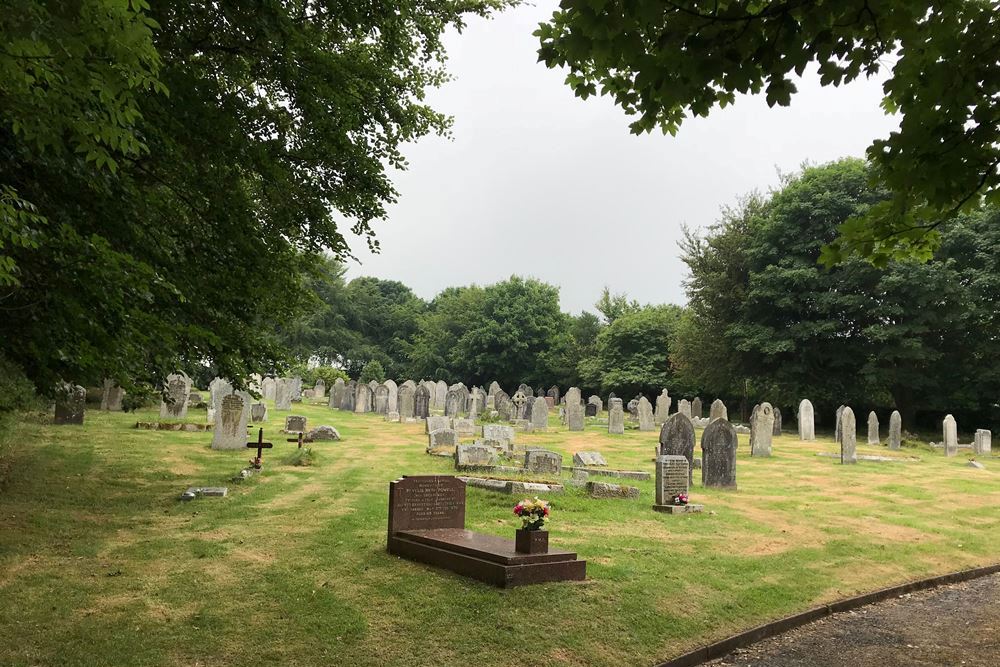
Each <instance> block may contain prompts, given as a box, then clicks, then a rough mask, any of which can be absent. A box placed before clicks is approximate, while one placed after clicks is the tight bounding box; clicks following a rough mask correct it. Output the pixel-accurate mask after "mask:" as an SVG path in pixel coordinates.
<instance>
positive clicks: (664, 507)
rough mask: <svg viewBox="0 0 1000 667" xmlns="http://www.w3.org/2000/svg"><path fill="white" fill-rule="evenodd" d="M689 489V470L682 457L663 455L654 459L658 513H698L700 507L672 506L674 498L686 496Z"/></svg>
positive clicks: (688, 465) (656, 507) (656, 508)
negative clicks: (681, 495)
mask: <svg viewBox="0 0 1000 667" xmlns="http://www.w3.org/2000/svg"><path fill="white" fill-rule="evenodd" d="M690 487H691V468H690V464H689V461H688V460H687V459H686V458H685V457H683V456H673V455H669V454H663V455H660V456H657V457H656V504H655V505H653V509H654V510H656V511H658V512H669V513H671V514H672V513H674V512H678V513H680V512H692V511H694V512H698V511H701V505H693V506H692V505H687V506H677V505H674V497H675V496H677V495H680V494H682V493H683V494H684V495H685V496H686V495H688V493H689V490H690Z"/></svg>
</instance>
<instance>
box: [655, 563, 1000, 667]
mask: <svg viewBox="0 0 1000 667" xmlns="http://www.w3.org/2000/svg"><path fill="white" fill-rule="evenodd" d="M997 572H1000V563H996V564H994V565H986V566H984V567H975V568H972V569H970V570H960V571H958V572H950V573H948V574H942V575H938V576H936V577H930V578H928V579H920V580H918V581H910V582H907V583H905V584H899V585H898V586H890V587H889V588H883V589H880V590H877V591H873V592H871V593H863V594H861V595H856V596H854V597H850V598H845V599H843V600H839V601H837V602H831V603H830V604H825V605H821V606H819V607H813V608H812V609H808V610H806V611H803V612H800V613H798V614H792V615H791V616H786V617H785V618H780V619H778V620H776V621H771V622H770V623H765V624H764V625H758V626H757V627H755V628H751V629H749V630H746V631H744V632H741V633H739V634H736V635H733V636H732V637H729V638H727V639H723V640H721V641H717V642H714V643H712V644H708V645H707V646H702V647H701V648H697V649H695V650H693V651H689V652H688V653H685V654H683V655H679V656H677V657H676V658H672V659H670V660H667V661H666V662H660V663H657V664H656V667H695V665H700V664H702V663H705V662H708V661H709V660H715V659H716V658H721V657H723V656H726V655H729V654H730V653H732V652H733V651H735V650H736V649H738V648H745V647H747V646H750V645H751V644H756V643H757V642H759V641H761V640H763V639H767V638H769V637H774V636H775V635H780V634H783V633H785V632H788V631H789V630H794V629H795V628H799V627H802V626H803V625H806V624H808V623H812V622H813V621H817V620H819V619H821V618H826V617H827V616H832V615H833V614H838V613H841V612H845V611H851V610H852V609H857V608H858V607H864V606H866V605H870V604H874V603H876V602H882V601H883V600H888V599H889V598H894V597H899V596H900V595H904V594H906V593H913V592H916V591H923V590H927V589H930V588H937V587H938V586H944V585H946V584H957V583H959V582H962V581H969V580H970V579H978V578H979V577H986V576H989V575H991V574H996V573H997Z"/></svg>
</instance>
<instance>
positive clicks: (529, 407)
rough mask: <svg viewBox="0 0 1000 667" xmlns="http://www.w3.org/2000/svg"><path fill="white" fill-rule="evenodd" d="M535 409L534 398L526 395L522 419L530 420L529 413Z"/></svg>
mask: <svg viewBox="0 0 1000 667" xmlns="http://www.w3.org/2000/svg"><path fill="white" fill-rule="evenodd" d="M534 409H535V398H534V396H527V397H526V398H525V402H524V417H523V419H524V420H525V421H527V422H530V421H531V413H532V412H533V411H534Z"/></svg>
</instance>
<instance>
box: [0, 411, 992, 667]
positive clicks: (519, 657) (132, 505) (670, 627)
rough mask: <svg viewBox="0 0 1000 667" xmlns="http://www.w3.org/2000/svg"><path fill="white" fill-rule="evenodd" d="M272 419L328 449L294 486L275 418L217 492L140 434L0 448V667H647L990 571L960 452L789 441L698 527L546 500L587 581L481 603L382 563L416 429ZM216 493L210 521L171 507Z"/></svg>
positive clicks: (420, 462)
mask: <svg viewBox="0 0 1000 667" xmlns="http://www.w3.org/2000/svg"><path fill="white" fill-rule="evenodd" d="M294 413H295V414H305V415H307V416H308V418H309V421H310V425H319V424H331V425H333V426H336V427H337V428H338V429H339V430H340V432H341V435H342V436H343V438H344V439H343V441H341V442H326V443H317V444H313V445H311V447H312V450H313V453H314V457H313V459H314V465H312V466H310V467H297V466H293V465H288V464H283V463H282V461H283V460H287V459H288V457H290V456H291V455H292V454H293V450H294V448H295V445H294V444H291V443H287V442H285V438H286V437H287V436H285V435H283V434H280V433H279V429H280V428H281V426H282V425H283V420H284V417H285V415H286V414H289V413H285V412H277V411H274V410H271V413H270V417H271V420H270V423H269V424H268V425H267V428H266V430H265V436H266V439H269V440H271V441H272V442H274V443H275V448H274V449H273V450H270V451H267V452H265V454H264V461H265V469H264V472H263V473H262V474H260V475H258V476H256V477H254V478H252V479H250V480H248V481H245V482H243V483H242V484H235V483H231V482H230V481H229V478H231V477H232V476H233V475H234V474H235V473H236V472H237V471H238V470H239V469H240V468H241V467H243V465H245V464H246V462H247V459H248V458H249V455H250V453H249V451H246V452H243V451H240V452H215V451H212V450H211V449H210V448H209V443H210V441H211V434H210V433H182V432H165V431H142V430H136V429H134V428H131V427H132V426H133V425H134V424H135V422H136V420H137V419H140V420H144V421H145V420H151V421H152V420H155V415H154V414H153V413H152V412H147V413H139V414H138V415H125V414H106V413H105V414H102V413H99V412H97V411H96V410H88V412H87V416H86V425H85V426H82V427H79V426H62V427H54V426H50V425H47V424H37V423H32V422H31V420H29V419H26V420H24V421H20V422H16V423H12V424H7V425H6V426H5V427H4V432H3V435H0V440H2V441H3V442H2V443H0V636H2V637H3V638H4V640H3V641H0V664H2V665H5V666H7V667H17V666H21V665H24V666H27V665H46V666H48V665H79V666H89V665H95V666H96V665H129V666H138V665H177V666H180V665H195V664H201V665H232V666H239V667H245V666H246V665H264V664H268V665H351V666H352V667H361V666H376V665H415V664H430V665H477V666H478V667H487V666H491V665H497V666H501V665H502V666H510V665H609V666H610V665H614V666H616V667H617V666H621V665H651V664H653V663H655V662H657V661H660V660H665V659H667V658H670V657H672V656H674V655H677V654H679V653H681V652H684V651H686V650H689V649H692V648H694V647H696V646H698V645H701V644H703V643H705V642H708V641H713V640H716V639H720V638H723V637H725V636H728V635H730V634H732V633H734V632H737V631H739V630H742V629H746V628H748V627H750V626H754V625H757V624H760V623H762V622H765V621H768V620H770V619H775V618H778V617H781V616H784V615H787V614H790V613H793V612H796V611H800V610H803V609H806V608H808V607H812V606H814V605H816V604H818V603H822V602H826V601H831V600H836V599H839V598H843V597H845V596H850V595H854V594H857V593H860V592H865V591H871V590H874V589H877V588H881V587H884V586H888V585H892V584H897V583H901V582H905V581H908V580H913V579H918V578H923V577H927V576H930V575H935V574H941V573H945V572H950V571H954V570H959V569H963V568H968V567H973V566H979V565H986V564H990V563H993V562H995V561H996V560H997V559H998V558H1000V557H998V554H1000V529H998V528H1000V525H998V524H1000V472H998V471H1000V459H997V458H994V459H992V460H990V461H985V464H986V466H987V469H986V470H976V469H973V468H970V467H967V460H968V458H969V456H970V455H969V454H968V453H967V451H968V450H962V451H961V453H960V455H959V456H958V457H957V458H952V459H946V458H945V457H944V455H943V454H941V453H936V452H931V451H930V450H929V449H920V450H915V449H914V450H907V449H904V450H903V452H901V453H900V454H901V455H904V456H905V455H916V456H919V457H920V459H921V460H920V461H919V462H913V463H870V462H860V463H858V464H857V465H855V466H841V465H840V464H839V462H838V460H837V459H832V458H824V457H818V456H816V453H817V452H819V451H828V452H833V451H837V448H836V446H835V445H834V443H833V442H832V440H830V439H829V438H824V437H821V438H820V440H819V441H817V442H814V443H801V442H799V441H798V439H797V437H796V436H794V435H785V436H782V437H779V438H776V439H775V443H774V452H775V455H774V457H773V458H770V459H751V458H750V457H749V456H748V454H749V452H748V436H745V435H740V447H739V453H738V464H737V476H738V482H739V490H738V491H737V492H726V491H717V490H703V489H701V487H700V483H699V481H698V471H695V478H696V481H695V487H694V488H693V489H692V501H693V502H698V503H704V505H705V512H704V513H703V514H700V515H689V516H669V515H662V514H658V513H655V512H653V511H651V509H650V505H651V504H652V502H653V483H652V482H651V481H650V482H633V481H628V480H622V481H624V483H627V484H634V485H636V486H639V487H640V488H641V489H642V495H641V497H640V499H638V500H592V499H589V498H587V497H586V496H585V494H584V492H583V491H582V490H579V489H576V488H572V487H567V492H566V493H565V494H563V495H554V496H550V497H549V498H548V499H549V500H551V501H552V503H553V507H554V509H553V521H552V524H551V542H552V545H553V546H554V547H556V548H563V549H568V550H573V551H576V552H578V553H579V555H580V557H581V558H585V559H586V560H587V580H586V581H585V582H578V583H561V584H545V585H539V586H527V587H523V588H516V589H512V590H506V591H505V590H498V589H495V588H492V587H489V586H487V585H484V584H480V583H478V582H475V581H472V580H469V579H464V578H462V577H460V576H457V575H454V574H451V573H449V572H446V571H442V570H437V569H434V568H431V567H429V566H425V565H421V564H417V563H413V562H409V561H406V560H401V559H398V558H396V557H393V556H389V555H388V554H387V553H386V551H385V541H386V516H387V507H386V501H387V491H388V484H389V481H390V480H392V479H395V478H398V477H400V476H401V475H404V474H450V473H452V472H453V470H452V468H453V467H452V463H451V461H450V460H449V459H445V458H438V457H431V456H428V455H426V454H425V453H424V448H425V445H426V436H425V435H424V433H423V425H422V424H419V425H418V424H390V423H385V422H383V421H382V420H381V419H380V418H378V417H377V416H376V415H354V414H347V413H341V412H339V411H333V410H329V409H328V408H326V407H325V406H321V405H310V406H305V405H303V406H301V407H299V406H295V410H294ZM191 417H192V419H204V411H203V410H202V411H195V410H193V411H192V415H191ZM588 422H592V420H588ZM657 435H658V434H657V433H656V432H652V433H639V432H638V431H626V434H625V435H624V436H617V437H615V436H609V435H608V434H607V433H606V427H605V426H601V425H598V424H595V423H590V424H589V425H588V427H587V430H586V431H584V432H582V433H569V432H567V431H565V430H564V427H562V426H559V425H558V424H557V423H556V420H555V419H553V420H552V422H551V426H550V432H549V433H544V434H521V433H518V435H517V438H518V443H519V444H529V445H535V444H537V445H545V446H548V447H550V448H552V449H554V450H556V451H559V452H561V453H562V454H563V455H564V457H565V458H564V463H567V464H568V463H569V461H570V459H571V456H572V453H573V452H574V451H579V450H598V451H600V452H602V453H603V454H604V456H605V458H606V459H607V460H608V463H609V465H610V466H611V467H613V468H622V469H631V470H647V471H650V472H651V473H652V471H653V464H652V462H651V459H652V455H653V451H654V446H655V445H656V442H657ZM699 437H700V431H699ZM863 439H864V436H863V435H862V436H861V440H862V441H863ZM858 453H859V454H870V453H881V454H888V452H887V450H886V448H884V447H881V448H880V447H868V446H865V445H863V444H859V446H858ZM696 455H700V452H699V450H698V449H697V448H696ZM566 477H567V479H568V474H567V475H566ZM608 481H615V480H608ZM217 485H225V486H229V489H230V494H229V497H227V498H203V499H198V500H195V501H192V502H189V503H181V502H179V501H178V500H177V496H178V495H179V494H180V493H181V492H182V491H184V490H185V489H186V488H187V487H189V486H217ZM516 500H518V498H512V497H508V496H501V495H495V494H492V493H489V492H486V491H482V490H479V489H473V488H470V489H469V490H468V509H467V527H468V528H470V529H473V530H478V531H481V532H485V533H494V534H497V535H502V536H505V537H509V538H513V532H514V528H515V526H516V524H515V517H514V515H513V514H512V512H511V508H512V506H513V504H514V502H515V501H516Z"/></svg>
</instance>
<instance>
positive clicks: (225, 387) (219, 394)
mask: <svg viewBox="0 0 1000 667" xmlns="http://www.w3.org/2000/svg"><path fill="white" fill-rule="evenodd" d="M208 393H209V395H210V396H211V399H210V400H209V402H208V404H209V405H210V406H211V407H212V409H213V410H215V411H218V410H219V407H220V406H221V405H222V398H223V397H224V396H229V395H230V394H231V393H233V385H231V384H230V383H229V381H228V380H223V379H222V378H220V377H217V378H215V379H214V380H212V381H211V382H210V383H209V385H208ZM244 444H246V443H244Z"/></svg>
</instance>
